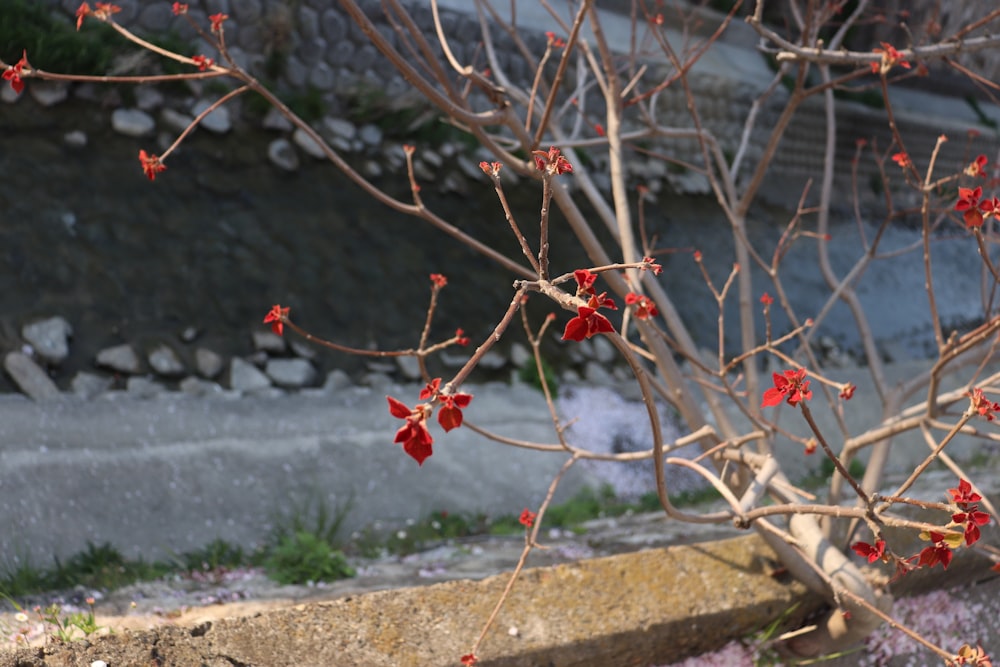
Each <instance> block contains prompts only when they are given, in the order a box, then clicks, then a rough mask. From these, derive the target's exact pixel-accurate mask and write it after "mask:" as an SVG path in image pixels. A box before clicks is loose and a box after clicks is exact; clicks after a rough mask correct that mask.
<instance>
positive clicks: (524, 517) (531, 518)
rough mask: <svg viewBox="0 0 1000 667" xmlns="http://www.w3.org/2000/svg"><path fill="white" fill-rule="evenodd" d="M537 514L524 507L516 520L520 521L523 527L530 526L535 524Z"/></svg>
mask: <svg viewBox="0 0 1000 667" xmlns="http://www.w3.org/2000/svg"><path fill="white" fill-rule="evenodd" d="M537 516H538V515H537V514H535V513H534V512H532V511H531V510H529V509H528V508H527V507H525V508H524V511H522V512H521V516H520V517H518V519H517V520H518V521H520V522H521V525H522V526H524V527H525V528H531V527H532V526H534V525H535V517H537Z"/></svg>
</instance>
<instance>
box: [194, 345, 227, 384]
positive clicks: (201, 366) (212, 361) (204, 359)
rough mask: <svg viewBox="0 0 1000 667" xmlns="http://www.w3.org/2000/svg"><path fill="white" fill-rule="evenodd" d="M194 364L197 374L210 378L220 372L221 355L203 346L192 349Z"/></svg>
mask: <svg viewBox="0 0 1000 667" xmlns="http://www.w3.org/2000/svg"><path fill="white" fill-rule="evenodd" d="M194 366H195V368H196V369H197V370H198V375H200V376H202V377H204V378H209V379H212V378H214V377H215V376H217V375H218V374H219V373H221V372H222V357H221V356H219V355H218V354H216V353H215V352H213V351H212V350H209V349H208V348H205V347H199V348H198V349H197V350H195V351H194Z"/></svg>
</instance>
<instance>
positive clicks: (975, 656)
mask: <svg viewBox="0 0 1000 667" xmlns="http://www.w3.org/2000/svg"><path fill="white" fill-rule="evenodd" d="M954 660H955V663H956V664H959V665H973V667H993V661H992V660H990V656H989V655H988V654H987V653H986V651H984V650H983V647H982V646H979V645H977V646H976V648H972V646H970V645H969V644H963V645H962V648H960V649H958V654H957V655H956V656H955V658H954Z"/></svg>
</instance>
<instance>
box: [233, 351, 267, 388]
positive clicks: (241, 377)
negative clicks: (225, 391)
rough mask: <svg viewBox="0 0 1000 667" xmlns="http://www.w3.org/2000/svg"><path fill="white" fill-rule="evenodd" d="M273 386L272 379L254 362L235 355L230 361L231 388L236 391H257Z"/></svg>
mask: <svg viewBox="0 0 1000 667" xmlns="http://www.w3.org/2000/svg"><path fill="white" fill-rule="evenodd" d="M270 386H271V379H270V378H269V377H267V376H266V375H264V374H263V373H261V372H260V370H258V369H257V367H256V366H254V365H253V364H251V363H249V362H247V361H244V360H243V359H240V358H239V357H234V358H233V360H232V361H230V362H229V388H230V389H235V390H236V391H257V390H262V389H267V388H269V387H270Z"/></svg>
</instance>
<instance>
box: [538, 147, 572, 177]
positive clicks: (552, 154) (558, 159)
mask: <svg viewBox="0 0 1000 667" xmlns="http://www.w3.org/2000/svg"><path fill="white" fill-rule="evenodd" d="M531 154H532V155H534V156H535V168H536V169H538V171H547V172H548V173H549V174H551V175H558V174H567V173H568V174H572V173H573V165H571V164H570V163H569V160H567V159H566V158H565V157H564V156H563V155H562V154H561V153H560V152H559V149H558V148H556V147H555V146H551V147H550V148H549V152H548V153H546V152H545V151H532V152H531Z"/></svg>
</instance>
